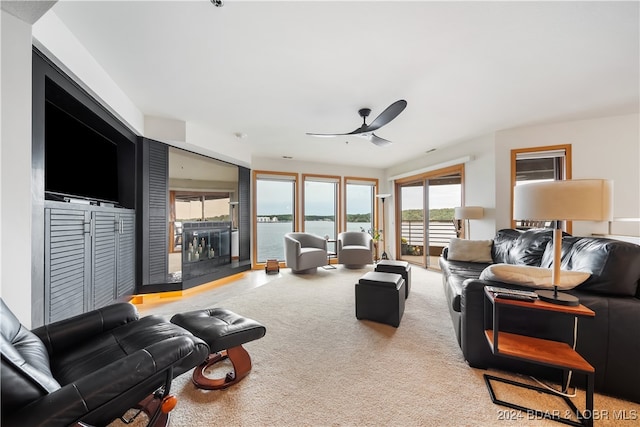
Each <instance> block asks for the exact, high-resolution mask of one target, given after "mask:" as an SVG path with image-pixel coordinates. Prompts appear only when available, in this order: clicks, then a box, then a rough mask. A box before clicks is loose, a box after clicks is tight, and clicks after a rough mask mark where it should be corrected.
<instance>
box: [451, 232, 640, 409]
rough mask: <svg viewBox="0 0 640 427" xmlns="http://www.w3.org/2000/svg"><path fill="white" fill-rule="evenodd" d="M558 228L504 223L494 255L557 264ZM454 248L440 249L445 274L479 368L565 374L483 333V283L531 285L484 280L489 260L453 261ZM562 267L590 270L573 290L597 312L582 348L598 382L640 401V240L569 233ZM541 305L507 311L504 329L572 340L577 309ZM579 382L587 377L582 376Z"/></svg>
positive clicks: (465, 346) (581, 333)
mask: <svg viewBox="0 0 640 427" xmlns="http://www.w3.org/2000/svg"><path fill="white" fill-rule="evenodd" d="M552 240H553V238H552V231H551V230H527V231H520V230H513V229H504V230H500V231H498V232H497V233H496V236H495V238H494V239H493V247H492V250H491V256H492V259H493V262H494V263H508V264H523V265H530V266H539V267H551V264H552V260H553V242H552ZM447 255H448V252H447V248H445V250H444V251H443V254H442V256H441V257H440V261H439V263H440V267H441V269H442V280H443V285H444V291H445V294H446V297H447V301H448V305H449V311H450V313H451V319H452V321H453V326H454V329H455V333H456V337H457V339H458V343H459V344H460V348H461V349H462V353H463V355H464V357H465V359H466V360H467V362H468V363H469V365H470V366H472V367H474V368H483V369H486V368H494V369H501V370H506V371H512V372H518V373H522V374H527V375H535V376H536V377H539V378H545V379H551V380H557V381H559V380H560V375H561V373H559V371H558V370H557V369H552V368H547V367H543V366H538V365H534V364H531V363H526V362H523V361H518V360H514V359H509V358H505V357H501V356H494V355H493V354H492V353H491V351H490V349H489V346H488V344H487V342H486V339H485V335H484V320H485V313H484V298H485V297H484V287H485V286H486V285H492V286H502V287H510V288H516V289H518V288H519V289H527V290H531V288H527V287H525V286H519V285H515V284H505V283H501V282H495V281H487V280H479V277H480V274H481V273H482V271H483V270H484V269H485V268H486V267H487V266H489V265H490V264H489V263H476V262H465V261H452V260H449V259H447ZM562 269H563V270H574V271H587V272H589V273H590V274H591V276H590V277H589V279H587V280H586V281H585V282H583V283H582V284H580V285H579V286H577V287H576V288H574V289H573V290H571V291H568V292H569V293H571V294H573V295H576V296H577V297H579V298H580V302H581V303H582V304H584V305H585V306H587V307H589V308H590V309H592V310H593V311H594V312H595V317H594V318H591V319H580V321H579V325H578V331H577V346H576V350H577V351H578V353H580V354H581V355H582V356H583V357H584V358H585V359H586V360H587V361H588V362H589V363H590V364H591V365H592V366H594V367H595V390H596V391H597V392H599V393H603V394H608V395H612V396H616V397H620V398H623V399H627V400H631V401H633V402H638V403H640V386H639V384H640V361H639V360H640V283H639V282H640V246H638V245H635V244H632V243H627V242H623V241H617V240H611V239H606V238H598V237H574V236H569V235H566V236H565V237H564V238H563V242H562ZM536 314H538V313H535V312H534V311H523V310H517V309H516V310H509V309H503V311H501V321H500V325H501V329H502V330H505V331H508V332H513V333H519V334H524V335H531V336H537V337H540V338H546V339H554V340H557V341H565V342H570V343H571V342H573V333H574V322H573V318H571V316H563V315H553V314H549V312H544V313H540V315H537V316H536ZM574 383H575V384H576V385H581V384H580V379H579V378H575V379H574Z"/></svg>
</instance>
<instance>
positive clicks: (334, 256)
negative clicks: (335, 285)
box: [322, 239, 338, 270]
mask: <svg viewBox="0 0 640 427" xmlns="http://www.w3.org/2000/svg"><path fill="white" fill-rule="evenodd" d="M329 244H333V249H334V250H333V251H330V250H328V249H327V265H323V266H322V268H324V269H325V270H335V269H336V267H335V265H331V260H332V259H337V258H338V254H337V252H336V251H337V250H338V248H336V247H335V245H336V240H335V239H327V245H329Z"/></svg>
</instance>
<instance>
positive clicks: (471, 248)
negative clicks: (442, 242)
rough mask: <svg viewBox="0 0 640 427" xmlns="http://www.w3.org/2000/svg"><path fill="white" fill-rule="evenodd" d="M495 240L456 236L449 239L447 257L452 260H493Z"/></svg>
mask: <svg viewBox="0 0 640 427" xmlns="http://www.w3.org/2000/svg"><path fill="white" fill-rule="evenodd" d="M492 245H493V240H465V239H458V238H456V237H454V238H453V239H451V240H450V241H449V249H448V254H447V259H449V260H451V261H468V262H493V259H492V258H491V246H492Z"/></svg>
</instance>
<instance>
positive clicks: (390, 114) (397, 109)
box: [366, 99, 407, 132]
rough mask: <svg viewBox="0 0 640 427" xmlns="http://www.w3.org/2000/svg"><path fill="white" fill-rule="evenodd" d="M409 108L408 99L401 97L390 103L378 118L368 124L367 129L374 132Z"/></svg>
mask: <svg viewBox="0 0 640 427" xmlns="http://www.w3.org/2000/svg"><path fill="white" fill-rule="evenodd" d="M405 108H407V101H405V100H404V99H401V100H399V101H396V102H394V103H393V104H391V105H389V106H388V107H387V109H386V110H384V111H383V112H382V113H380V115H379V116H378V117H376V119H375V120H374V121H373V122H371V124H370V125H369V126H367V129H366V131H368V132H372V131H374V130H376V129H380V128H381V127H382V126H384V125H386V124H387V123H389V122H390V121H391V120H393V119H395V118H396V117H398V114H400V113H402V111H404V109H405Z"/></svg>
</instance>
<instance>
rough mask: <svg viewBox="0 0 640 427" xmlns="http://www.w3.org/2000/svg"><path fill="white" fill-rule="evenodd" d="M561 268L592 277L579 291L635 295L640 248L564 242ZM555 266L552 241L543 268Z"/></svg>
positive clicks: (602, 241)
mask: <svg viewBox="0 0 640 427" xmlns="http://www.w3.org/2000/svg"><path fill="white" fill-rule="evenodd" d="M561 260H562V269H563V270H574V271H586V272H589V273H591V277H590V278H589V279H588V280H586V281H585V282H584V283H582V284H581V285H580V286H579V287H578V289H580V290H581V291H587V292H595V293H601V294H608V295H626V296H636V295H637V292H638V281H640V246H638V245H635V244H633V243H629V242H623V241H620V240H613V239H606V238H600V237H598V238H595V237H565V238H563V239H562V255H561ZM552 263H553V242H552V243H550V244H549V245H548V247H547V249H546V251H545V253H544V256H543V260H542V266H543V267H551V265H552Z"/></svg>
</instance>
